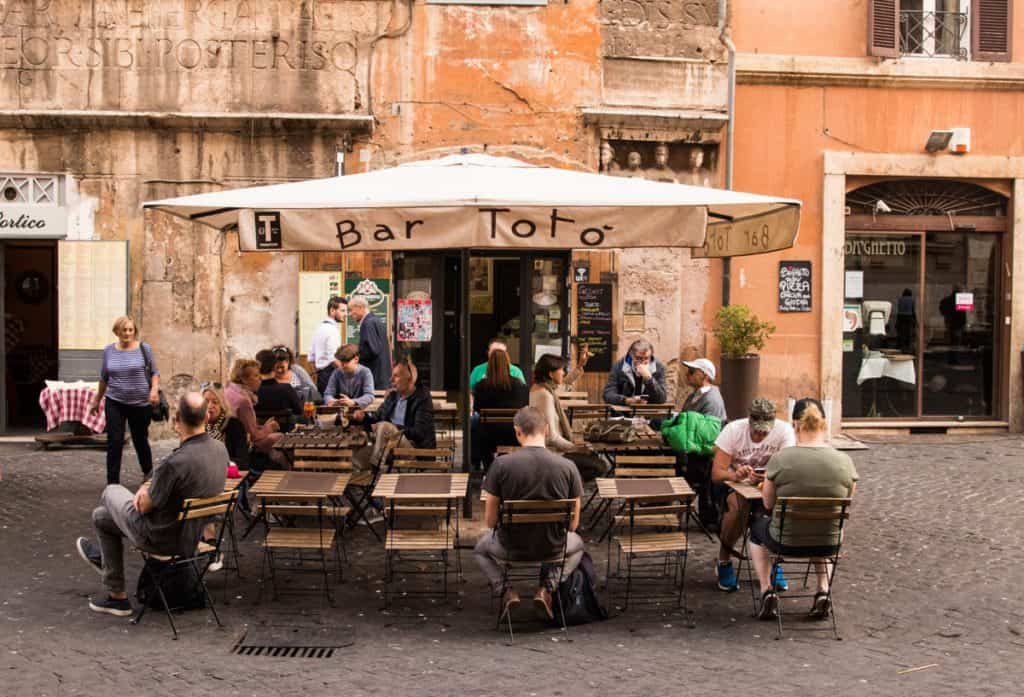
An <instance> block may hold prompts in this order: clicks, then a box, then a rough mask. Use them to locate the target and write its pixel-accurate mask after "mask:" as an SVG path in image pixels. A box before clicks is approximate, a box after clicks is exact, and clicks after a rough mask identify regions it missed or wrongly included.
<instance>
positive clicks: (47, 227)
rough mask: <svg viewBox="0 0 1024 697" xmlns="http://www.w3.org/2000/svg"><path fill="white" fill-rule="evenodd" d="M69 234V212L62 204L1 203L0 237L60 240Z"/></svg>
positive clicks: (8, 238)
mask: <svg viewBox="0 0 1024 697" xmlns="http://www.w3.org/2000/svg"><path fill="white" fill-rule="evenodd" d="M67 234H68V213H67V211H66V210H65V209H63V208H61V207H60V206H33V205H25V204H19V205H0V239H5V240H25V239H35V240H58V239H64V238H65V237H67Z"/></svg>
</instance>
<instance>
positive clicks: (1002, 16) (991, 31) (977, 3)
mask: <svg viewBox="0 0 1024 697" xmlns="http://www.w3.org/2000/svg"><path fill="white" fill-rule="evenodd" d="M1012 8H1013V0H974V1H973V2H972V3H971V9H970V13H971V17H970V21H971V59H972V60H978V61H998V62H1001V63H1008V62H1009V61H1010V40H1011V32H1010V27H1011V26H1012V24H1011V22H1012V21H1013V10H1012Z"/></svg>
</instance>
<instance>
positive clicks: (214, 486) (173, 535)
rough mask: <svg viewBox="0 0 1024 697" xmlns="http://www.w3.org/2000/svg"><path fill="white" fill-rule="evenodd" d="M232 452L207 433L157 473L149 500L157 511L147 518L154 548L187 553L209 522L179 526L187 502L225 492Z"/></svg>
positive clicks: (169, 458) (187, 443) (174, 454)
mask: <svg viewBox="0 0 1024 697" xmlns="http://www.w3.org/2000/svg"><path fill="white" fill-rule="evenodd" d="M227 469H228V451H227V448H225V447H224V444H223V443H221V442H220V441H216V440H214V439H213V438H210V436H209V435H207V434H206V433H201V434H199V435H198V436H192V437H191V438H189V439H188V440H186V441H185V442H184V443H182V444H181V445H179V446H178V447H177V448H176V449H175V450H174V452H172V453H171V454H170V455H168V456H167V459H165V460H164V461H163V463H162V464H160V465H159V466H157V467H156V468H155V469H154V470H153V481H152V482H151V483H150V485H149V498H150V499H151V500H152V501H153V508H152V509H151V510H150V512H149V513H147V514H146V515H145V516H143V519H144V520H145V521H146V527H147V536H148V538H149V542H150V544H152V545H153V546H154V547H156V548H157V549H159V550H162V551H163V550H166V551H168V552H171V551H177V552H182V553H184V552H187V551H189V550H191V549H193V548H194V547H195V545H196V542H197V541H198V540H199V535H200V533H201V532H202V528H203V525H204V524H205V523H207V522H209V521H203V520H190V521H186V522H185V523H184V524H183V523H180V522H178V514H179V513H181V506H182V503H183V502H184V501H185V499H191V498H206V497H208V496H216V495H217V494H219V493H221V492H222V491H224V478H225V475H226V474H227Z"/></svg>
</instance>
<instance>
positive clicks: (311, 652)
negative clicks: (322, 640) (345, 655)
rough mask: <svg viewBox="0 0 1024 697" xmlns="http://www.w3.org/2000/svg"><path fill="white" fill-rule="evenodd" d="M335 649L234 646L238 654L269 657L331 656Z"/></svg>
mask: <svg viewBox="0 0 1024 697" xmlns="http://www.w3.org/2000/svg"><path fill="white" fill-rule="evenodd" d="M334 652H335V649H324V648H312V647H308V646H306V647H302V648H299V647H291V648H288V647H283V646H236V647H235V651H234V653H236V654H238V655H239V656H267V657H270V658H331V657H332V656H334Z"/></svg>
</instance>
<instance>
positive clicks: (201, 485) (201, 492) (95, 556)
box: [76, 392, 228, 617]
mask: <svg viewBox="0 0 1024 697" xmlns="http://www.w3.org/2000/svg"><path fill="white" fill-rule="evenodd" d="M174 429H175V430H176V431H177V432H178V437H179V439H180V445H179V446H178V447H177V448H176V449H175V450H174V452H172V453H171V454H170V455H168V456H167V458H166V459H165V460H164V461H163V462H162V463H161V464H160V465H158V466H157V467H156V468H155V469H154V470H153V479H152V480H150V481H149V482H148V483H143V485H142V486H141V487H139V490H138V491H136V492H135V493H134V494H132V492H130V491H129V490H128V489H126V488H125V487H123V486H121V485H120V484H111V485H109V486H108V487H107V488H106V489H104V490H103V494H102V495H101V496H100V505H99V506H98V507H97V508H96V509H95V510H93V512H92V523H93V527H95V528H96V536H97V537H98V538H99V544H98V545H97V544H95V543H93V542H92V541H91V540H89V539H87V538H85V537H79V538H78V541H77V543H76V547H77V549H78V554H79V556H81V557H82V559H83V560H85V562H86V563H88V564H89V566H90V567H92V569H93V570H94V571H96V573H98V574H100V575H101V576H103V585H104V586H106V589H107V594H106V595H105V596H100V597H97V598H92V599H90V600H89V608H90V609H91V610H93V611H94V612H102V613H106V614H109V615H116V616H118V617H129V616H130V615H131V614H132V606H131V603H130V602H129V600H128V594H127V592H126V591H125V579H124V541H125V539H127V540H128V542H129V543H130V544H132V545H133V546H135V547H138V548H139V549H143V550H145V551H147V552H150V553H153V554H164V555H172V554H188V553H190V552H191V551H193V550H195V548H196V545H197V544H198V542H199V536H200V534H202V528H203V521H202V520H193V521H184V522H182V521H179V520H178V514H179V513H180V512H181V507H182V503H183V502H184V501H185V499H190V498H207V497H209V496H216V495H217V494H219V493H221V492H222V491H223V490H224V478H225V475H226V473H227V468H228V451H227V448H225V447H224V444H223V443H221V442H220V441H217V440H214V439H213V438H211V437H210V436H209V435H208V434H207V433H206V400H205V399H203V396H202V395H201V394H199V393H198V392H187V393H185V394H184V395H183V396H182V397H181V400H180V401H179V402H178V411H177V413H176V414H175V417H174Z"/></svg>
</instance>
